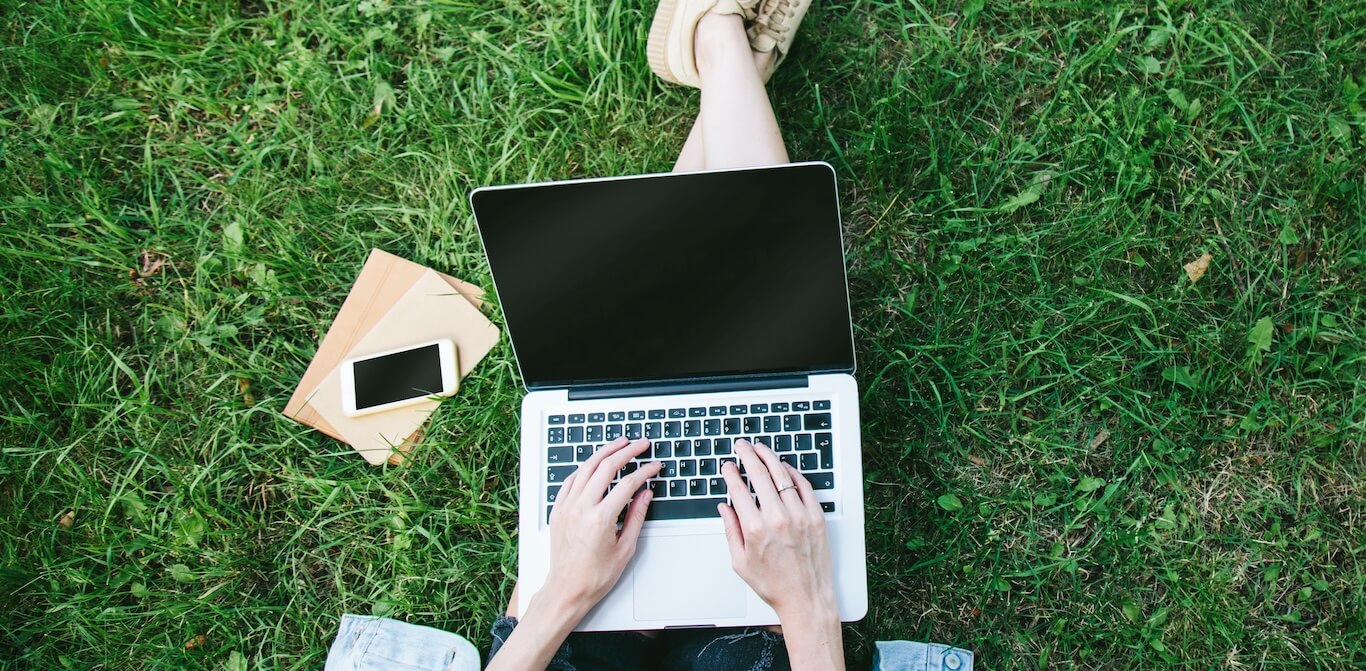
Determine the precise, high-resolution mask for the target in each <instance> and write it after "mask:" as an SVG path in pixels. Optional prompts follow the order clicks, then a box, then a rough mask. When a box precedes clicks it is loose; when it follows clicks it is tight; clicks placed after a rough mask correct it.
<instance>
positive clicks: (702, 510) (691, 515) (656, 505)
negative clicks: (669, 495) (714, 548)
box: [645, 497, 726, 520]
mask: <svg viewBox="0 0 1366 671" xmlns="http://www.w3.org/2000/svg"><path fill="white" fill-rule="evenodd" d="M725 502H726V499H725V498H724V497H715V498H705V499H679V500H673V499H665V500H663V501H651V502H650V508H649V510H647V511H645V519H646V520H690V519H701V518H705V517H719V516H720V515H721V513H719V512H717V511H716V506H717V504H719V503H725Z"/></svg>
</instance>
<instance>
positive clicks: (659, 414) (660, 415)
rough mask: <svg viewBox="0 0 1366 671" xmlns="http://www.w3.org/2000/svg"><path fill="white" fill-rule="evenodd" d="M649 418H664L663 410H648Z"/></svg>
mask: <svg viewBox="0 0 1366 671" xmlns="http://www.w3.org/2000/svg"><path fill="white" fill-rule="evenodd" d="M650 419H664V411H663V410H651V411H650Z"/></svg>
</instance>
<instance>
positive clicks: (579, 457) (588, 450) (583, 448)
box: [574, 445, 593, 461]
mask: <svg viewBox="0 0 1366 671" xmlns="http://www.w3.org/2000/svg"><path fill="white" fill-rule="evenodd" d="M591 456H593V446H592V445H580V446H578V447H576V448H574V461H588V458H589V457H591Z"/></svg>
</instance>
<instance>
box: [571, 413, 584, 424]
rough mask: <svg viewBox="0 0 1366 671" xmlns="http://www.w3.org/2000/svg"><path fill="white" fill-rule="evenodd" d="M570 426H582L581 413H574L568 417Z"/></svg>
mask: <svg viewBox="0 0 1366 671" xmlns="http://www.w3.org/2000/svg"><path fill="white" fill-rule="evenodd" d="M569 423H570V424H583V413H581V412H576V413H574V414H572V415H570V416H569Z"/></svg>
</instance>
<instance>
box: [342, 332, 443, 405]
mask: <svg viewBox="0 0 1366 671" xmlns="http://www.w3.org/2000/svg"><path fill="white" fill-rule="evenodd" d="M455 356H456V354H455V343H453V342H451V341H450V340H434V341H432V342H426V343H422V344H420V345H410V346H408V347H400V348H398V349H392V350H389V351H387V352H380V353H378V354H370V355H366V356H362V357H356V358H354V359H347V360H346V361H343V362H342V367H341V386H342V390H341V391H342V410H343V411H344V412H345V413H346V414H347V415H350V416H352V417H357V416H360V415H368V414H370V413H375V412H383V411H385V410H393V409H394V408H402V407H403V406H406V405H412V404H414V403H420V402H421V401H423V400H424V399H427V398H431V397H433V396H450V395H451V394H454V393H455V388H456V385H457V384H459V380H460V378H459V375H457V373H456V359H455Z"/></svg>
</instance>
